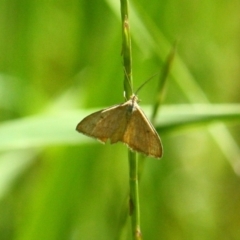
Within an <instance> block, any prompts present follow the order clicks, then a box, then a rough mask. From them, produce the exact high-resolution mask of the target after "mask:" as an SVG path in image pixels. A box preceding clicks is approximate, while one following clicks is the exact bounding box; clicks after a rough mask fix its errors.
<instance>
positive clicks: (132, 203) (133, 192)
mask: <svg viewBox="0 0 240 240" xmlns="http://www.w3.org/2000/svg"><path fill="white" fill-rule="evenodd" d="M120 1H121V17H122V56H123V67H124V92H125V97H126V98H127V99H129V98H130V96H131V95H132V89H133V86H132V85H133V83H132V51H131V37H130V36H131V35H130V26H129V17H128V1H127V0H120ZM128 160H129V186H130V196H129V213H130V216H131V222H132V238H133V239H134V240H142V236H141V230H140V205H139V192H138V160H137V156H136V153H135V152H132V151H130V150H128Z"/></svg>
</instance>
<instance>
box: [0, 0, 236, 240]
mask: <svg viewBox="0 0 240 240" xmlns="http://www.w3.org/2000/svg"><path fill="white" fill-rule="evenodd" d="M119 2H120V1H118V0H105V1H88V0H78V1H77V0H70V1H63V0H55V1H53V0H50V1H30V0H22V1H19V0H9V1H1V2H0V53H1V54H0V120H1V123H0V151H1V152H0V239H1V240H10V239H11V240H12V239H14V240H33V239H34V240H37V239H39V240H40V239H41V240H43V239H44V240H54V239H56V240H60V239H63V240H65V239H69V240H79V239H80V240H82V239H84V240H85V239H88V240H93V239H94V240H95V239H98V240H100V239H104V240H107V239H109V240H112V239H131V238H130V231H129V228H130V221H129V219H128V218H127V222H125V217H126V214H127V213H126V211H127V196H128V191H129V186H128V160H127V149H126V146H124V145H123V144H120V143H119V144H115V145H110V144H106V145H101V144H99V143H98V142H97V141H95V140H92V139H89V138H87V137H85V136H82V135H81V134H78V133H77V132H76V131H75V127H76V125H77V123H78V122H79V121H80V120H81V119H82V118H83V117H84V116H86V115H87V114H89V113H90V112H93V111H94V110H96V109H101V108H103V107H107V106H111V105H114V104H117V103H120V102H123V101H124V99H123V69H122V59H121V22H120V6H119V4H120V3H119ZM130 3H131V9H130V25H131V32H132V48H133V49H132V50H133V79H134V88H135V89H136V88H137V87H138V86H139V85H140V84H141V83H142V82H143V81H144V80H146V79H147V78H148V77H149V76H151V75H152V74H154V73H156V72H159V71H161V69H162V66H163V62H164V61H165V59H166V57H167V54H168V53H169V52H170V50H171V47H172V45H173V43H174V41H175V40H177V41H178V45H177V55H176V58H175V61H174V63H173V68H172V72H171V75H170V77H169V81H168V83H167V91H166V98H165V101H164V106H163V108H162V109H160V113H159V116H158V117H159V123H160V125H158V127H159V128H158V129H160V130H161V129H162V133H161V131H160V132H159V133H160V136H161V138H162V142H163V145H164V157H163V159H162V160H160V161H157V160H155V159H151V158H147V159H146V162H145V167H144V171H143V174H142V177H141V183H140V203H141V225H142V226H141V227H142V233H143V237H144V239H151V240H154V239H156V240H159V239H164V240H166V239H170V240H172V239H174V240H177V239H182V240H186V239H187V240H188V239H189V240H192V239H193V240H203V239H204V240H205V239H211V240H213V239H218V240H219V239H224V240H225V239H233V240H235V239H240V214H239V213H240V178H239V177H240V151H239V142H240V134H239V132H240V127H239V124H236V123H237V121H236V118H235V120H234V122H233V121H231V118H230V116H229V119H228V120H229V121H228V123H231V124H228V125H227V126H226V125H223V124H221V123H217V122H216V121H215V122H211V124H206V123H202V124H201V126H199V125H197V126H196V127H194V128H193V127H192V126H191V127H190V126H188V125H186V126H185V128H178V127H177V128H174V129H173V128H171V125H170V126H169V127H168V128H164V126H166V123H168V121H170V120H171V119H174V120H178V118H181V117H183V122H184V121H187V120H188V117H186V116H188V115H187V114H189V115H191V114H193V113H194V111H195V110H194V111H193V109H195V108H193V109H192V108H191V106H192V105H191V104H204V105H197V106H200V108H198V107H197V110H199V109H200V110H199V111H200V114H202V113H204V112H205V111H204V109H205V107H209V109H210V110H209V111H208V112H207V114H210V113H211V112H212V111H211V109H212V108H211V106H212V104H218V109H220V112H221V110H224V111H227V110H228V109H231V107H234V106H235V107H237V108H234V109H235V110H233V111H234V112H236V113H237V112H238V113H239V112H240V110H239V105H235V104H234V103H238V102H239V100H240V94H239V92H240V91H239V89H240V44H239V42H240V17H239V16H240V15H239V12H240V1H238V0H232V1H219V0H210V1H209V0H203V1H191V0H184V1H179V0H178V1H169V0H168V1H166V0H161V1H159V0H153V1H151V3H150V2H149V1H144V0H138V1H136V0H132V1H130ZM156 86H157V80H156V79H155V80H152V81H151V82H150V83H148V84H147V85H146V86H145V87H144V88H143V89H142V90H141V92H140V93H139V98H140V99H141V106H142V108H143V109H144V110H146V113H147V115H150V112H149V110H150V109H149V108H148V107H147V105H149V106H150V105H151V104H153V103H154V100H155V89H156ZM194 106H196V105H194ZM201 107H203V108H201ZM90 108H91V109H90ZM201 109H202V110H201ZM171 116H172V117H171ZM184 116H185V118H184ZM238 116H239V115H238ZM227 118H228V114H227V115H226V119H227ZM184 119H185V120H184ZM238 119H239V118H238ZM238 123H239V120H238ZM164 124H165V125H164Z"/></svg>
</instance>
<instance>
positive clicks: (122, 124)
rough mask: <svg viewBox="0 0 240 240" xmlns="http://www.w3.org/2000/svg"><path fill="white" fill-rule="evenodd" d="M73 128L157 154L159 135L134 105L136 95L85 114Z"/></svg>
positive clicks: (136, 105) (98, 137)
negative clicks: (117, 103) (120, 102)
mask: <svg viewBox="0 0 240 240" xmlns="http://www.w3.org/2000/svg"><path fill="white" fill-rule="evenodd" d="M76 130H77V131H78V132H80V133H83V134H85V135H87V136H90V137H94V138H97V139H98V140H100V141H101V142H103V143H105V142H106V141H107V140H108V139H110V143H111V144H113V143H116V142H123V143H125V144H127V146H128V147H129V148H130V149H131V150H133V151H137V152H140V153H143V154H145V155H147V156H151V157H154V158H161V157H162V155H163V147H162V143H161V139H160V137H159V135H158V133H157V131H156V130H155V128H154V127H153V125H152V124H151V122H150V121H149V120H148V119H147V117H146V116H145V114H144V113H143V111H142V110H141V108H140V107H139V105H138V98H137V96H136V95H132V97H131V98H130V99H129V100H128V101H126V102H124V103H122V104H119V105H115V106H112V107H109V108H106V109H103V110H100V111H97V112H95V113H92V114H90V115H89V116H87V117H85V118H84V119H83V120H82V121H81V122H80V123H79V124H78V125H77V127H76Z"/></svg>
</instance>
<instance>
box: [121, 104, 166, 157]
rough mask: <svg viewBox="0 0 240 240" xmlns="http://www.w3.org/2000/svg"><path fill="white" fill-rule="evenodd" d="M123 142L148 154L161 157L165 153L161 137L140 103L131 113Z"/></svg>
mask: <svg viewBox="0 0 240 240" xmlns="http://www.w3.org/2000/svg"><path fill="white" fill-rule="evenodd" d="M135 104H136V103H135ZM123 142H124V143H126V144H127V145H128V146H129V147H130V148H131V149H132V150H134V151H137V152H141V153H143V154H145V155H147V156H152V157H155V158H161V157H162V155H163V147H162V143H161V139H160V137H159V135H158V133H157V132H156V130H155V128H154V127H153V126H152V124H151V122H150V121H149V120H148V119H147V117H146V116H145V114H144V113H143V112H142V110H141V109H140V107H139V106H138V105H135V110H134V111H133V112H132V114H131V118H130V120H129V122H128V125H127V128H126V131H125V133H124V136H123Z"/></svg>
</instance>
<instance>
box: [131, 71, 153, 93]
mask: <svg viewBox="0 0 240 240" xmlns="http://www.w3.org/2000/svg"><path fill="white" fill-rule="evenodd" d="M157 75H158V73H155V74H153V75H152V76H151V77H150V78H148V79H147V80H146V81H145V82H144V83H143V84H142V85H140V87H138V89H137V90H136V92H135V95H137V93H138V92H139V91H140V89H142V87H143V86H145V84H146V83H148V82H149V81H150V80H152V79H153V78H154V77H155V76H157Z"/></svg>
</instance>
